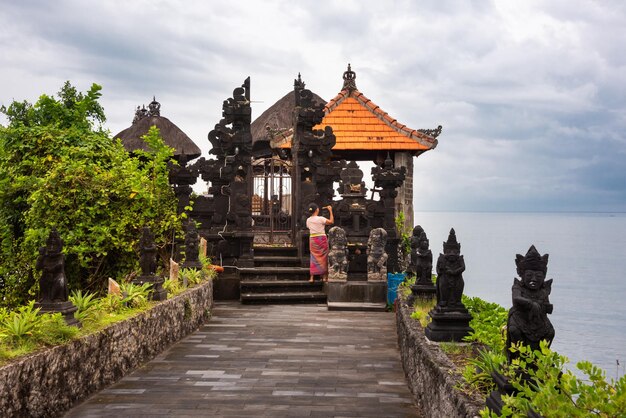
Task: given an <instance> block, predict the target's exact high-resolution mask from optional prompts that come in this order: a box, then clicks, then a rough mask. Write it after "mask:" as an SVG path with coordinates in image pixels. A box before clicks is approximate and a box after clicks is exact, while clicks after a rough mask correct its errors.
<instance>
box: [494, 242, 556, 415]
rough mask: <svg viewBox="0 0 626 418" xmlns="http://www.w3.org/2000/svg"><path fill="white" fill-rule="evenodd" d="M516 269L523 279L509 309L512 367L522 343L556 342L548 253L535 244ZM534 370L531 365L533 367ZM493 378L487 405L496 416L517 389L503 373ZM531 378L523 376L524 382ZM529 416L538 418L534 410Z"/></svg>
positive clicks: (508, 340)
mask: <svg viewBox="0 0 626 418" xmlns="http://www.w3.org/2000/svg"><path fill="white" fill-rule="evenodd" d="M515 266H516V267H517V274H518V275H519V277H520V279H521V280H519V279H513V288H512V289H511V293H512V296H513V306H512V307H511V309H509V318H508V322H507V334H506V337H507V338H506V356H507V361H508V364H509V365H510V364H511V362H512V361H513V359H515V358H517V357H518V354H517V353H512V352H511V351H510V350H509V349H510V348H511V346H512V345H514V344H522V345H524V346H527V347H530V348H531V349H532V350H539V349H540V342H541V341H546V342H547V343H548V346H550V345H551V344H552V340H553V339H554V327H553V326H552V323H551V322H550V319H548V314H551V313H552V310H553V306H552V304H551V303H550V300H549V296H550V292H551V291H552V279H550V280H545V279H546V273H547V272H548V254H544V255H541V254H539V252H538V251H537V249H536V248H535V246H534V245H531V247H530V248H529V249H528V252H527V253H526V255H525V256H522V255H521V254H517V255H516V256H515ZM530 367H532V365H530ZM492 377H493V379H494V381H495V382H496V385H497V387H498V389H497V390H495V391H493V392H491V394H490V395H489V397H488V398H487V406H488V407H489V409H490V410H492V411H494V412H495V413H497V414H500V413H501V412H502V407H503V406H504V403H503V401H502V395H503V394H508V395H512V394H514V393H515V388H514V387H513V386H512V385H511V383H510V382H509V381H508V379H507V378H506V377H505V376H503V375H501V374H500V373H493V374H492ZM526 378H528V377H527V376H522V379H526ZM529 416H533V417H538V416H539V415H538V414H537V413H535V412H534V411H530V412H529Z"/></svg>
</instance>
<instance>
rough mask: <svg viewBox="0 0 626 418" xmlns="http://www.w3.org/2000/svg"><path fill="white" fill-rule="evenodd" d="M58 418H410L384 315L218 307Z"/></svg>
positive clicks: (390, 325)
mask: <svg viewBox="0 0 626 418" xmlns="http://www.w3.org/2000/svg"><path fill="white" fill-rule="evenodd" d="M213 314H214V316H213V318H212V319H211V320H210V321H209V322H208V323H206V324H205V325H204V326H203V327H201V328H200V329H199V330H198V331H197V332H195V333H194V334H191V335H190V336H189V337H187V338H186V339H184V340H182V341H181V342H180V343H178V344H176V345H174V346H173V347H171V348H170V349H169V350H167V351H165V352H164V353H162V354H161V355H160V356H158V357H157V358H156V359H155V360H153V361H151V362H150V363H147V364H146V365H145V366H143V367H142V368H140V369H138V370H137V371H135V372H134V373H132V374H130V375H128V376H127V377H125V378H123V379H122V380H121V381H120V382H119V383H117V384H116V385H113V386H111V387H109V388H107V389H105V390H103V391H102V392H100V393H98V394H96V395H94V396H93V397H91V398H90V399H89V400H88V401H87V402H85V403H83V404H82V405H79V406H77V407H76V408H74V409H73V410H71V411H70V412H69V413H68V414H67V415H66V416H67V417H81V418H84V417H122V416H132V417H156V416H176V417H191V416H194V417H198V416H212V417H251V416H254V417H261V416H265V417H270V416H271V417H286V416H289V417H294V416H298V417H339V416H341V417H383V416H384V417H419V416H420V414H419V412H418V410H417V409H416V407H415V405H414V403H413V400H412V396H411V393H410V391H409V389H408V387H407V383H406V380H405V377H404V372H403V370H402V365H401V364H400V355H399V352H398V348H397V337H396V331H395V324H394V321H395V317H394V314H393V313H389V312H333V311H328V310H327V308H326V305H325V304H318V305H254V306H252V305H240V304H239V303H238V302H235V303H230V302H220V303H217V304H216V305H215V308H214V310H213Z"/></svg>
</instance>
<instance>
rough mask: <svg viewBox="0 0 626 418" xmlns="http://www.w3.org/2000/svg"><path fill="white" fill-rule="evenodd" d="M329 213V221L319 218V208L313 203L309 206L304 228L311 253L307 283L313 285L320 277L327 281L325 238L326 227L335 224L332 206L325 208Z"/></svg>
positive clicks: (326, 244) (326, 246) (326, 242)
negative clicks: (307, 229)
mask: <svg viewBox="0 0 626 418" xmlns="http://www.w3.org/2000/svg"><path fill="white" fill-rule="evenodd" d="M325 208H326V209H328V212H329V213H330V219H326V218H325V217H323V216H319V213H320V208H319V206H317V205H316V204H315V203H311V204H310V205H309V215H310V216H309V218H308V219H307V220H306V226H307V228H309V249H310V251H311V266H310V270H311V272H310V275H311V277H310V278H309V283H313V281H314V277H313V276H318V275H321V276H322V279H323V280H324V281H325V282H327V281H328V239H327V238H326V230H325V229H324V227H325V226H326V225H332V224H333V223H335V217H334V216H333V208H332V206H330V205H329V206H325Z"/></svg>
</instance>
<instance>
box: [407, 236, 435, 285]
mask: <svg viewBox="0 0 626 418" xmlns="http://www.w3.org/2000/svg"><path fill="white" fill-rule="evenodd" d="M428 246H429V241H428V238H427V237H426V232H424V230H423V229H422V227H421V226H419V225H418V226H416V227H415V228H414V229H413V236H412V237H411V264H410V265H409V269H410V271H411V273H413V274H415V284H420V285H429V286H432V285H433V282H432V273H433V253H432V251H430V249H429V248H428Z"/></svg>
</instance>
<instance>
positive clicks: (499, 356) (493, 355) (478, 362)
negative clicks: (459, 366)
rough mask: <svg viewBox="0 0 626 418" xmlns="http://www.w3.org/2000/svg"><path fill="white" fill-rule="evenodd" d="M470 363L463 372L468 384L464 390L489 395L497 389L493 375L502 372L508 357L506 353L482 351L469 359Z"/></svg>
mask: <svg viewBox="0 0 626 418" xmlns="http://www.w3.org/2000/svg"><path fill="white" fill-rule="evenodd" d="M468 363H469V364H468V365H467V366H465V368H464V369H463V372H462V375H463V379H464V380H465V382H466V384H467V387H466V388H464V389H468V388H469V391H473V392H480V393H482V394H483V395H487V394H489V393H491V391H492V390H494V389H495V388H496V385H495V383H494V381H493V378H492V377H491V373H493V372H500V371H501V370H502V366H503V365H504V364H505V363H506V356H505V355H504V353H499V352H495V351H491V350H480V351H479V352H478V356H476V357H474V358H471V359H469V360H468Z"/></svg>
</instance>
